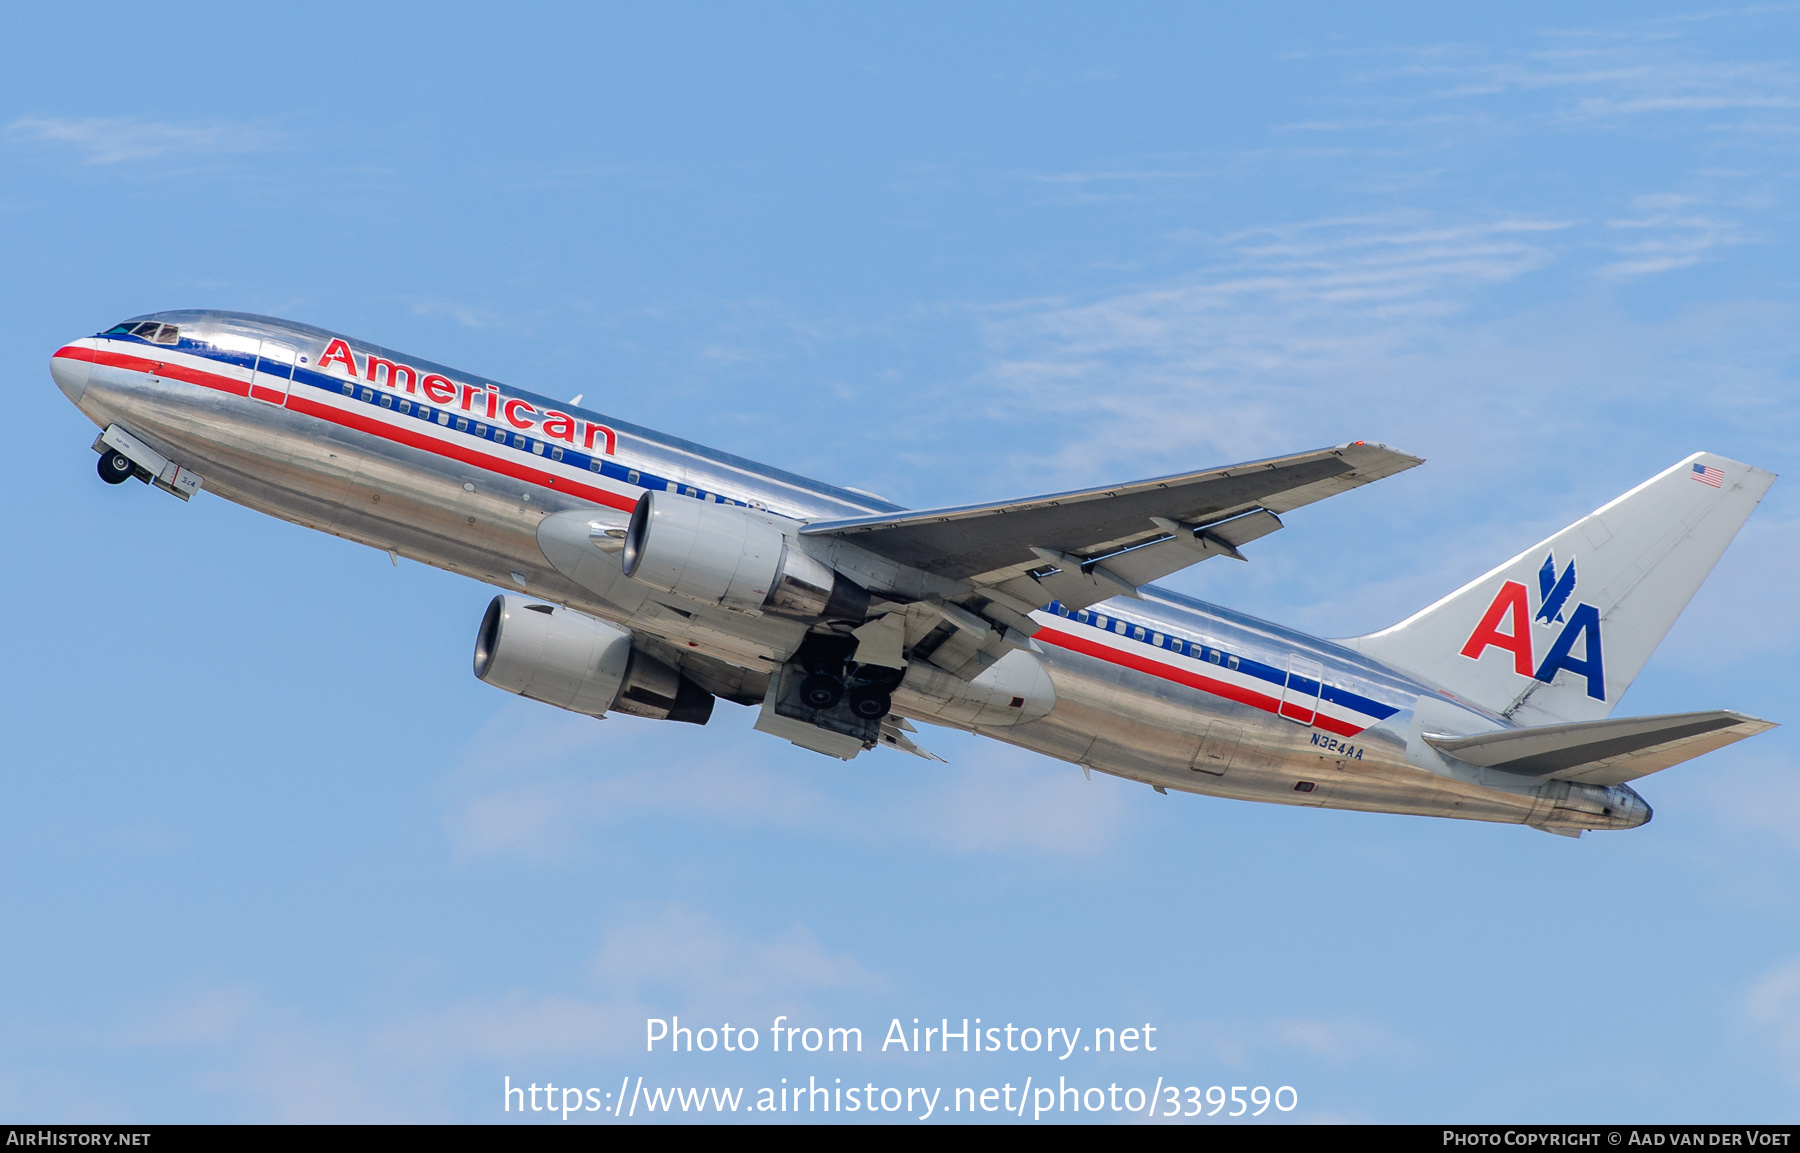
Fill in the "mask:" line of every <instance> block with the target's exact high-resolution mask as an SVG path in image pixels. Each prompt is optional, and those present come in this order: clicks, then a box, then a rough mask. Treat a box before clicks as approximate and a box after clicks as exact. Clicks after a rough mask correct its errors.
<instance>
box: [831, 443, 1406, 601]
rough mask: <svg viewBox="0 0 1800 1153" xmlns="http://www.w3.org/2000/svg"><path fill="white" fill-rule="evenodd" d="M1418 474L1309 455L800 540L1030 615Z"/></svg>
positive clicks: (1400, 458)
mask: <svg viewBox="0 0 1800 1153" xmlns="http://www.w3.org/2000/svg"><path fill="white" fill-rule="evenodd" d="M1422 463H1424V462H1423V461H1422V460H1421V459H1420V458H1418V457H1416V456H1409V455H1407V454H1406V453H1403V452H1397V451H1395V450H1394V449H1391V448H1388V447H1386V446H1385V445H1379V444H1370V443H1367V442H1364V441H1356V442H1355V443H1353V444H1343V445H1338V446H1337V447H1335V448H1326V449H1320V450H1318V451H1317V452H1305V453H1297V454H1295V455H1293V456H1283V457H1274V458H1272V459H1269V460H1259V461H1252V462H1250V463H1247V464H1234V465H1230V466H1228V467H1226V468H1214V469H1207V470H1205V471H1202V472H1190V473H1182V474H1179V475H1176V476H1165V477H1157V478H1155V479H1152V480H1143V481H1135V482H1133V483H1130V484H1121V485H1110V486H1107V487H1105V488H1092V489H1082V490H1078V491H1074V492H1063V493H1053V494H1051V495H1049V496H1039V497H1031V498H1028V499H1026V500H1019V501H1007V502H1003V503H999V504H980V505H962V506H958V507H954V508H936V509H925V510H922V511H918V512H903V513H881V514H877V515H875V516H865V517H854V518H850V519H847V520H835V521H822V522H817V523H814V524H810V525H808V526H807V527H806V528H805V529H803V530H802V532H804V533H805V534H806V535H808V536H836V537H842V538H845V539H846V540H848V541H850V542H852V543H854V544H856V545H859V546H861V547H862V548H866V549H868V550H870V551H871V552H875V553H879V554H881V555H882V556H885V557H887V558H889V559H890V560H895V561H898V562H900V563H901V564H906V565H911V566H913V567H915V568H919V569H923V570H924V571H926V572H929V573H935V574H937V575H939V576H944V577H948V578H950V579H951V580H957V581H962V582H965V583H967V584H970V585H973V586H975V587H976V588H977V589H980V590H982V591H984V592H987V593H990V594H991V593H995V592H997V593H999V594H1001V595H1002V596H1004V597H1005V598H1006V599H1007V600H1009V601H1012V602H1014V603H1015V604H1018V603H1023V604H1024V605H1026V606H1029V607H1030V608H1039V607H1042V606H1043V605H1047V604H1049V603H1050V602H1051V601H1053V600H1059V601H1061V602H1062V603H1063V604H1064V605H1065V606H1067V607H1069V608H1085V607H1086V606H1088V605H1091V604H1095V603H1097V602H1099V601H1103V600H1106V599H1107V598H1109V597H1115V596H1119V595H1121V594H1123V595H1127V596H1136V595H1137V590H1138V588H1139V587H1140V586H1142V585H1145V584H1148V583H1150V582H1151V581H1153V580H1156V579H1158V578H1160V577H1164V576H1167V575H1168V574H1169V573H1172V572H1175V571H1177V570H1178V569H1183V568H1186V567H1187V566H1188V565H1191V564H1195V563H1198V562H1199V561H1202V560H1205V559H1206V558H1207V557H1209V556H1229V557H1235V558H1236V559H1238V560H1242V559H1244V558H1243V556H1242V554H1241V553H1239V552H1238V546H1239V545H1242V544H1246V543H1248V542H1250V541H1252V540H1255V539H1257V538H1258V537H1261V536H1265V535H1267V534H1268V533H1271V532H1274V531H1275V530H1276V529H1278V528H1280V527H1281V519H1280V517H1279V516H1278V515H1277V514H1279V513H1283V512H1287V511H1289V510H1291V509H1296V508H1299V507H1300V506H1301V505H1306V504H1311V503H1312V502H1313V501H1316V500H1323V499H1324V498H1325V497H1328V496H1335V495H1337V494H1338V493H1340V492H1346V491H1348V490H1350V489H1353V488H1357V487H1359V486H1361V485H1365V484H1368V483H1369V482H1370V481H1372V480H1380V479H1381V478H1382V477H1385V476H1392V475H1393V474H1394V473H1397V472H1401V471H1404V470H1405V469H1409V468H1412V467H1413V466H1414V465H1417V464H1422Z"/></svg>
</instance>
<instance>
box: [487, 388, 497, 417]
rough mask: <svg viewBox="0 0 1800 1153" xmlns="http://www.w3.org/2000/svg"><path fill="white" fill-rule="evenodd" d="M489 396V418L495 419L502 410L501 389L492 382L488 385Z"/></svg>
mask: <svg viewBox="0 0 1800 1153" xmlns="http://www.w3.org/2000/svg"><path fill="white" fill-rule="evenodd" d="M487 397H488V409H487V415H488V419H489V420H493V419H494V417H495V416H497V415H498V414H499V412H500V390H499V389H497V388H495V387H494V386H493V385H491V384H490V385H488V386H487Z"/></svg>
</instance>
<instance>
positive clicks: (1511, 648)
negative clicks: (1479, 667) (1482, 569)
mask: <svg viewBox="0 0 1800 1153" xmlns="http://www.w3.org/2000/svg"><path fill="white" fill-rule="evenodd" d="M1509 615H1510V616H1511V617H1512V632H1510V633H1503V632H1501V631H1500V621H1501V619H1502V618H1504V617H1507V616H1509ZM1490 646H1491V647H1493V648H1497V649H1505V650H1506V651H1507V652H1509V653H1511V654H1512V655H1513V671H1514V672H1516V673H1518V674H1519V675H1520V676H1522V677H1528V676H1530V675H1531V667H1532V666H1531V608H1530V606H1529V605H1527V604H1526V601H1525V586H1524V585H1522V584H1520V583H1519V582H1518V581H1507V582H1506V583H1505V584H1503V585H1501V586H1500V591H1499V592H1497V593H1495V594H1494V603H1493V604H1491V605H1489V606H1488V608H1487V612H1486V613H1485V614H1483V616H1482V618H1481V623H1480V624H1478V625H1476V626H1475V631H1474V632H1472V633H1470V634H1469V643H1467V644H1465V645H1464V646H1463V647H1462V655H1463V656H1465V657H1471V658H1474V659H1476V660H1480V659H1481V654H1482V653H1485V652H1487V651H1488V649H1489V647H1490Z"/></svg>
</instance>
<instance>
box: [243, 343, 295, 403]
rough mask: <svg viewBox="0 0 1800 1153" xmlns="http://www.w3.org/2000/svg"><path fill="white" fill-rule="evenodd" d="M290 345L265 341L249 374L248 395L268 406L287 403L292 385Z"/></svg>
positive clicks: (292, 371)
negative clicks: (254, 366) (264, 402)
mask: <svg viewBox="0 0 1800 1153" xmlns="http://www.w3.org/2000/svg"><path fill="white" fill-rule="evenodd" d="M296 355H297V351H296V350H295V348H294V346H293V345H291V344H282V343H281V342H280V341H278V340H265V341H263V342H262V349H261V351H260V352H259V353H258V354H257V357H256V368H255V370H254V371H252V372H251V373H250V395H251V396H252V397H253V398H255V399H257V400H261V401H267V402H268V403H269V404H285V403H287V394H288V389H289V388H290V387H292V385H293V383H294V358H295V356H296Z"/></svg>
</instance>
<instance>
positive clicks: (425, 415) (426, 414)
mask: <svg viewBox="0 0 1800 1153" xmlns="http://www.w3.org/2000/svg"><path fill="white" fill-rule="evenodd" d="M418 416H419V419H420V420H430V419H431V410H430V409H429V408H426V407H425V406H424V405H422V404H421V405H420V406H419V413H418Z"/></svg>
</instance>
